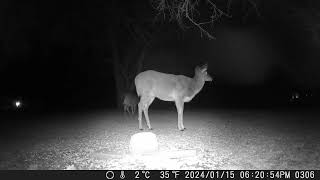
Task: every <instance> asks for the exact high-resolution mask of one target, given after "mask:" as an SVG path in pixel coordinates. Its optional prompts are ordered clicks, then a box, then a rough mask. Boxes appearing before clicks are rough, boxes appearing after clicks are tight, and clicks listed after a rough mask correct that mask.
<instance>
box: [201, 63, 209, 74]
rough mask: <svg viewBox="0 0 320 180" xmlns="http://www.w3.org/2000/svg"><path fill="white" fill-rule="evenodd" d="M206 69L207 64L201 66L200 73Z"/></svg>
mask: <svg viewBox="0 0 320 180" xmlns="http://www.w3.org/2000/svg"><path fill="white" fill-rule="evenodd" d="M207 69H208V63H205V64H204V65H202V66H201V71H202V72H204V71H206V70H207Z"/></svg>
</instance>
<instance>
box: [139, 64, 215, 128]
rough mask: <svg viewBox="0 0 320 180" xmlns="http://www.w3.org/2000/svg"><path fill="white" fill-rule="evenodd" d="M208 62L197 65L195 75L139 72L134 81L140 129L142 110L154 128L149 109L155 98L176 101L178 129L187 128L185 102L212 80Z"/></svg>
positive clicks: (152, 71) (149, 125)
mask: <svg viewBox="0 0 320 180" xmlns="http://www.w3.org/2000/svg"><path fill="white" fill-rule="evenodd" d="M207 69H208V64H204V65H203V66H196V67H195V70H194V77H193V78H190V77H187V76H184V75H175V74H166V73H162V72H158V71H154V70H147V71H143V72H141V73H139V74H138V75H137V76H136V77H135V79H134V83H135V86H136V91H137V94H138V96H139V97H140V101H139V103H138V121H139V129H140V130H143V128H142V111H143V113H144V116H145V120H146V123H147V126H148V128H149V130H152V127H151V124H150V119H149V114H148V109H149V106H150V105H151V104H152V102H153V100H154V99H155V98H158V99H160V100H162V101H174V102H175V105H176V108H177V112H178V129H179V130H180V131H183V130H185V129H186V128H185V127H184V125H183V109H184V103H185V102H189V101H191V100H192V99H193V98H194V97H195V95H196V94H198V93H199V92H200V91H201V89H202V88H203V86H204V84H205V82H207V81H208V82H211V81H212V77H211V76H210V75H209V74H208V73H207Z"/></svg>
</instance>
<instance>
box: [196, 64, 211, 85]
mask: <svg viewBox="0 0 320 180" xmlns="http://www.w3.org/2000/svg"><path fill="white" fill-rule="evenodd" d="M207 69H208V64H207V63H206V64H204V65H202V66H197V67H196V69H195V75H196V76H197V77H199V78H200V79H201V80H203V81H212V77H211V76H210V75H209V74H208V73H207Z"/></svg>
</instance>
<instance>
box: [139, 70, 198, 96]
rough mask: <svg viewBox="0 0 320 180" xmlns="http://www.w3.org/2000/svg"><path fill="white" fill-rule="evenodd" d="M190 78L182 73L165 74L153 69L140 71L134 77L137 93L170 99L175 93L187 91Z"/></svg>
mask: <svg viewBox="0 0 320 180" xmlns="http://www.w3.org/2000/svg"><path fill="white" fill-rule="evenodd" d="M191 83H192V79H191V78H189V77H186V76H183V75H174V74H166V73H161V72H157V71H153V70H148V71H144V72H141V73H140V74H138V75H137V76H136V78H135V85H136V90H137V94H138V95H139V96H141V95H143V94H148V95H152V96H156V97H158V98H159V99H162V100H166V101H172V100H173V99H174V97H175V96H177V94H179V95H183V94H185V93H188V92H186V91H188V90H189V89H190V88H189V87H190V84H191Z"/></svg>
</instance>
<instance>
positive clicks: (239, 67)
mask: <svg viewBox="0 0 320 180" xmlns="http://www.w3.org/2000/svg"><path fill="white" fill-rule="evenodd" d="M275 2H276V1H275ZM275 2H273V1H271V3H270V4H269V5H268V4H265V5H264V9H262V10H261V12H262V13H264V15H263V17H262V18H261V19H260V20H252V19H250V18H249V22H248V23H246V24H241V23H238V21H240V20H241V18H239V17H237V13H236V10H234V11H235V15H234V17H233V18H231V19H228V18H223V19H221V20H220V21H219V22H217V23H216V26H215V28H214V31H212V33H213V34H214V35H215V36H216V38H217V39H216V40H208V39H206V38H201V36H200V32H199V31H198V30H197V29H195V28H189V29H187V30H185V31H184V30H181V29H179V28H178V27H177V25H175V24H173V23H164V24H162V25H161V27H160V26H159V29H160V30H159V31H158V32H156V35H155V36H154V39H153V40H152V44H151V45H150V47H149V48H148V51H147V53H146V60H145V64H144V65H145V66H144V69H155V70H158V71H164V72H168V73H177V74H185V75H188V76H192V75H193V69H194V66H195V65H197V64H199V63H200V62H208V63H209V70H208V71H209V73H210V74H211V75H212V76H214V78H215V82H214V84H213V85H209V86H206V87H205V90H204V91H206V93H207V95H204V96H203V97H202V100H203V99H208V98H209V99H210V98H215V99H216V101H215V102H216V104H219V103H221V104H223V103H234V101H236V100H237V99H238V102H240V101H245V99H247V100H248V99H254V100H255V102H256V101H265V102H267V101H272V99H274V101H278V100H279V99H281V100H279V101H282V100H283V101H285V100H287V99H288V97H290V93H291V92H292V91H294V90H299V91H312V92H313V94H314V98H317V96H319V95H318V88H320V71H319V68H320V63H319V58H318V57H319V46H320V41H319V39H317V36H316V35H317V33H318V32H317V31H311V30H312V28H311V30H310V24H315V23H316V22H317V19H316V17H314V16H312V13H308V11H306V10H304V11H299V12H302V15H301V16H291V15H288V14H286V13H285V11H286V10H288V9H289V8H288V7H290V6H291V5H288V4H286V3H284V2H282V3H279V4H277V6H276V7H275V4H276V3H275ZM306 2H309V1H306ZM146 3H148V1H146ZM108 5H109V4H108V2H107V1H102V0H101V1H87V2H82V3H80V2H79V1H70V3H69V4H68V3H67V4H66V3H65V2H64V3H63V5H62V3H60V2H59V1H45V2H44V1H32V3H31V2H26V1H22V0H14V1H3V2H2V4H1V5H0V7H1V8H2V9H1V12H2V13H1V22H0V23H1V30H0V33H1V34H0V36H1V39H2V41H1V42H2V43H1V64H0V73H1V84H2V86H1V94H2V96H10V97H16V96H20V97H24V98H25V99H26V98H27V99H29V101H30V102H32V103H33V104H35V103H34V102H36V103H38V104H42V105H43V104H45V103H52V104H54V105H55V106H57V105H61V104H64V105H66V106H73V105H76V104H78V105H79V104H80V105H83V106H94V105H95V104H100V105H101V104H102V106H109V107H110V106H114V104H115V97H114V96H112V94H114V91H115V88H114V78H113V73H112V71H113V69H112V64H111V63H108V62H107V61H106V60H105V59H106V58H110V57H111V50H110V49H111V48H110V46H109V45H108V43H109V39H108V37H107V32H106V31H107V28H108V21H109V19H108V18H110V17H108V12H106V10H105V7H107V6H108ZM293 5H295V7H300V6H301V7H302V8H304V7H306V6H307V4H299V5H297V4H293ZM131 6H132V4H130V5H128V6H125V5H122V7H124V9H126V10H125V12H126V13H128V14H130V13H133V14H134V12H131V11H130V12H129V10H130V7H131ZM236 8H237V7H236V6H235V7H234V9H236ZM315 9H317V8H316V7H315ZM303 13H304V14H303ZM151 15H152V14H151ZM253 19H255V18H254V17H253ZM256 19H257V18H256ZM250 20H251V21H250ZM306 27H307V28H306ZM308 28H309V29H308ZM312 32H316V33H314V34H312ZM118 43H124V44H127V43H128V42H127V41H124V40H123V41H121V42H118ZM199 98H200V99H198V100H195V102H194V103H196V102H197V101H200V100H201V97H199ZM315 101H316V100H314V102H315Z"/></svg>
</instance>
